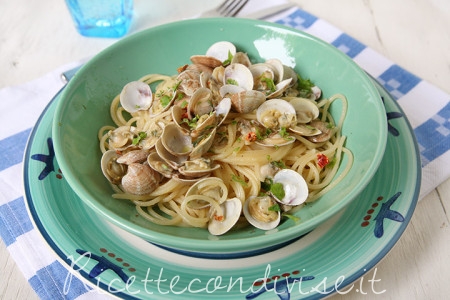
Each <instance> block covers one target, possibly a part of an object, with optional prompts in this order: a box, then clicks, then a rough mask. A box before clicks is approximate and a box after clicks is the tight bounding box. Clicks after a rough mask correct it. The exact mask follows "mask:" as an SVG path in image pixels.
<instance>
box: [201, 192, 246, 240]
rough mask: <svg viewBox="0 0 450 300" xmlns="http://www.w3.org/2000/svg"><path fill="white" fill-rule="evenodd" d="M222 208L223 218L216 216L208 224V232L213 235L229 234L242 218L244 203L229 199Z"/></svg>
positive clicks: (237, 199)
mask: <svg viewBox="0 0 450 300" xmlns="http://www.w3.org/2000/svg"><path fill="white" fill-rule="evenodd" d="M220 206H221V208H222V211H223V216H217V215H214V216H213V217H212V218H211V220H210V221H209V223H208V231H209V233H211V234H212V235H222V234H224V233H226V232H228V231H229V230H230V229H231V228H233V226H234V225H235V224H236V223H237V221H238V220H239V217H240V216H241V211H242V202H241V200H239V198H231V199H227V200H226V201H225V202H224V203H222V204H221V205H220Z"/></svg>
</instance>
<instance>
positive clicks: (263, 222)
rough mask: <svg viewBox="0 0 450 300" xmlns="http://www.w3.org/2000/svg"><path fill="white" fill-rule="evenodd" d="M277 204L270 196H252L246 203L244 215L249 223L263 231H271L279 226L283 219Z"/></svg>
mask: <svg viewBox="0 0 450 300" xmlns="http://www.w3.org/2000/svg"><path fill="white" fill-rule="evenodd" d="M274 207H276V202H275V201H274V200H273V198H272V197H271V196H269V195H265V196H258V197H257V196H251V197H249V198H248V199H247V200H245V202H244V206H243V209H242V211H243V213H244V216H245V218H246V219H247V221H248V222H249V223H250V224H251V225H253V226H255V227H256V228H259V229H262V230H270V229H273V228H275V227H277V226H278V224H279V223H280V219H281V214H280V211H279V209H273V208H274Z"/></svg>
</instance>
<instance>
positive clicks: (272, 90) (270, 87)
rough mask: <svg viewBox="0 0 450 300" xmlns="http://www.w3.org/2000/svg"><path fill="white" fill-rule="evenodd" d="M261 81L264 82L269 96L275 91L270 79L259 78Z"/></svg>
mask: <svg viewBox="0 0 450 300" xmlns="http://www.w3.org/2000/svg"><path fill="white" fill-rule="evenodd" d="M261 81H262V82H264V83H265V84H266V86H267V89H268V90H269V91H268V93H269V94H271V93H273V92H275V91H276V90H277V88H276V86H275V83H274V82H273V79H272V78H267V77H261Z"/></svg>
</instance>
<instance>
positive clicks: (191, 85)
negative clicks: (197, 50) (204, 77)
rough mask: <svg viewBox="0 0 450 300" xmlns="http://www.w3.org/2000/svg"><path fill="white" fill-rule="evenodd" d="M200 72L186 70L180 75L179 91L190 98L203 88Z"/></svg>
mask: <svg viewBox="0 0 450 300" xmlns="http://www.w3.org/2000/svg"><path fill="white" fill-rule="evenodd" d="M200 74H201V73H200V72H198V71H197V70H185V71H183V72H181V73H180V74H178V76H177V81H178V82H180V84H179V85H178V89H179V90H181V91H182V92H183V93H185V94H186V95H188V96H192V94H194V92H195V91H196V90H197V89H198V88H199V87H201V81H200Z"/></svg>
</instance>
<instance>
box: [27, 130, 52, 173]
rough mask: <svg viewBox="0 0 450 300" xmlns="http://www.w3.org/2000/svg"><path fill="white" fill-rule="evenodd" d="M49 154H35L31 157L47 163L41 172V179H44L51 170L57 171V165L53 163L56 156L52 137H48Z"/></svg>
mask: <svg viewBox="0 0 450 300" xmlns="http://www.w3.org/2000/svg"><path fill="white" fill-rule="evenodd" d="M47 147H48V155H47V154H33V155H31V158H32V159H34V160H37V161H41V162H43V163H45V167H44V169H43V170H42V172H41V173H40V174H39V177H38V178H39V180H43V179H44V178H45V177H47V176H48V174H50V173H51V172H55V165H54V164H53V159H54V158H55V151H54V150H53V141H52V138H48V139H47Z"/></svg>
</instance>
